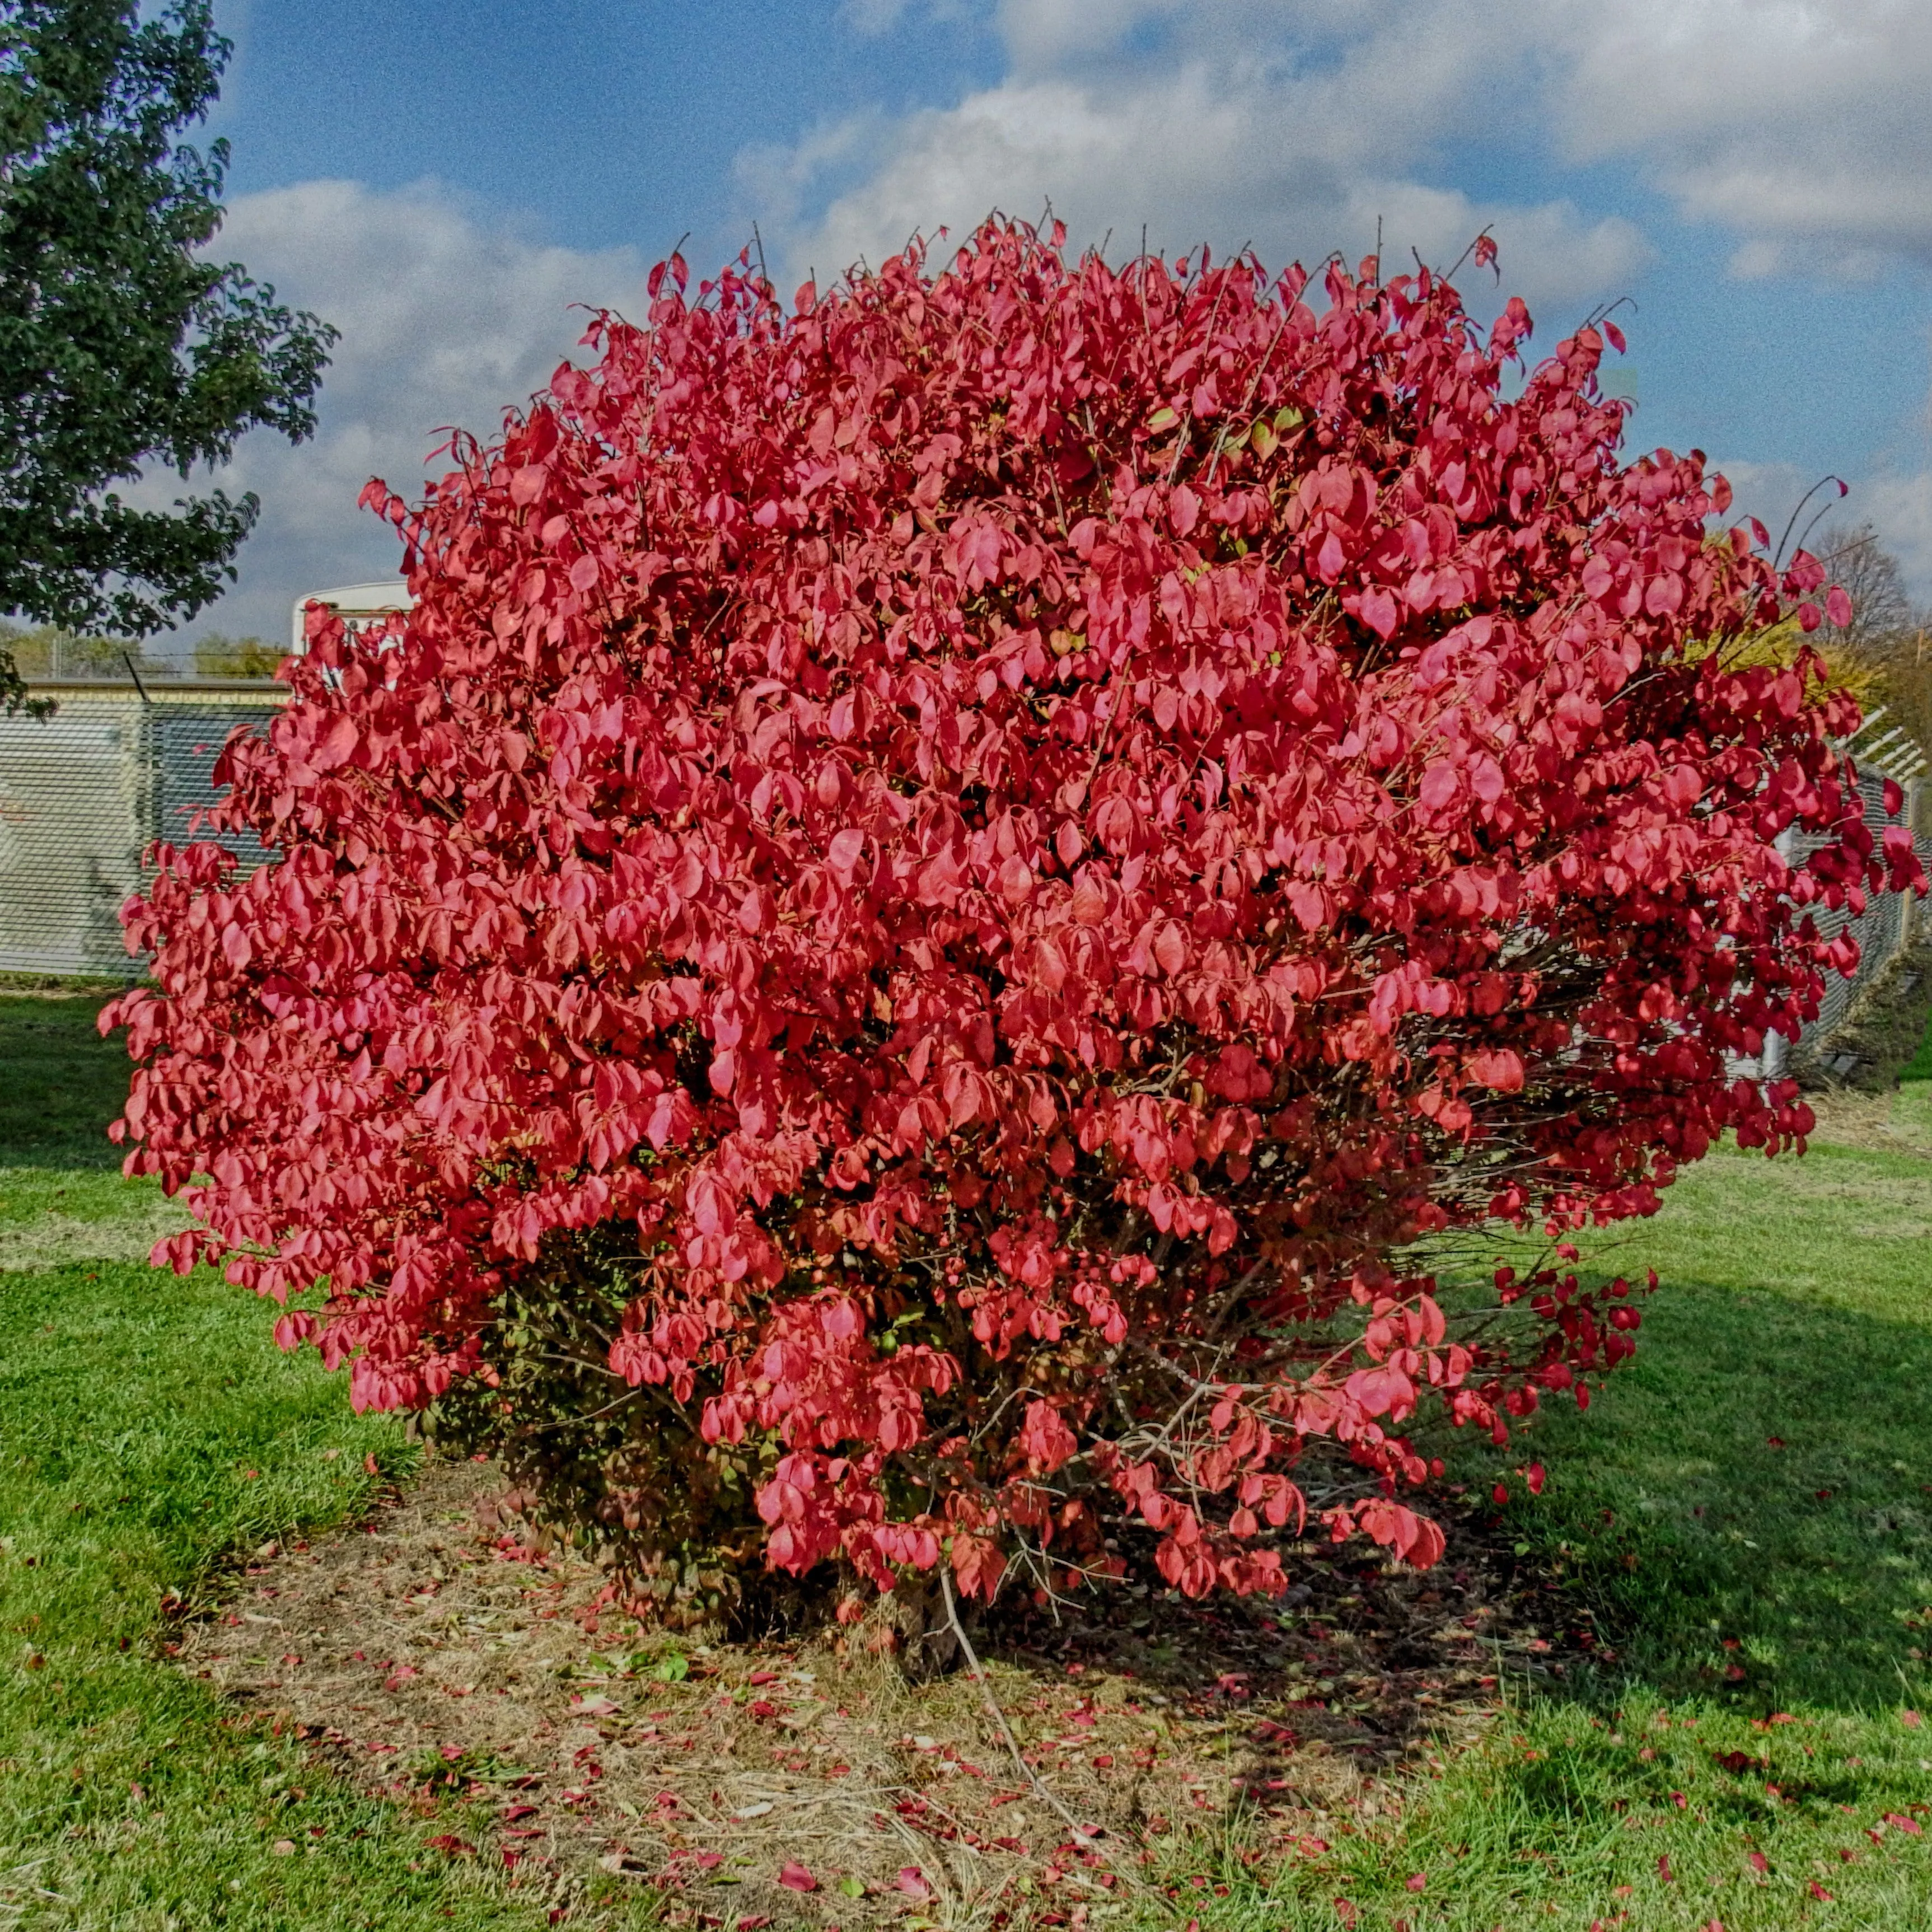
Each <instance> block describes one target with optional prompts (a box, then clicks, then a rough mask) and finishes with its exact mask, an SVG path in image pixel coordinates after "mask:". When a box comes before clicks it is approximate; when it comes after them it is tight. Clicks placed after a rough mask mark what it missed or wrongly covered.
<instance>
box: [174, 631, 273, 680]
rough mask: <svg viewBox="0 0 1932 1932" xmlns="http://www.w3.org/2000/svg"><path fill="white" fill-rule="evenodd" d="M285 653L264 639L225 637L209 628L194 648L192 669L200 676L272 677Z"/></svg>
mask: <svg viewBox="0 0 1932 1932" xmlns="http://www.w3.org/2000/svg"><path fill="white" fill-rule="evenodd" d="M285 655H287V653H286V652H284V651H283V650H282V649H281V648H280V647H279V646H277V645H275V644H272V643H269V640H268V639H267V638H266V637H223V635H222V634H221V633H220V631H209V632H208V634H206V635H205V637H201V638H200V639H199V640H197V641H196V644H195V647H194V667H195V670H196V672H197V673H199V675H200V676H202V677H273V676H275V667H276V666H277V665H278V664H280V663H281V661H282V659H283V658H284V656H285Z"/></svg>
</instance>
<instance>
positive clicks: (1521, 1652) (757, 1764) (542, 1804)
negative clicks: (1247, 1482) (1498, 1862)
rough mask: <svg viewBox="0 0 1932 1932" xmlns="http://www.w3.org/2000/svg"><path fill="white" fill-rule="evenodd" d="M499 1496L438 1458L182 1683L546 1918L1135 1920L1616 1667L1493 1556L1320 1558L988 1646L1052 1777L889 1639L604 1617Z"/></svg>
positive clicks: (489, 1482)
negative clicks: (482, 1861)
mask: <svg viewBox="0 0 1932 1932" xmlns="http://www.w3.org/2000/svg"><path fill="white" fill-rule="evenodd" d="M501 1490H502V1482H501V1480H500V1479H499V1478H497V1477H496V1475H495V1474H494V1472H493V1471H492V1470H490V1469H489V1468H488V1467H487V1466H480V1465H477V1464H472V1463H463V1462H456V1461H450V1460H435V1459H431V1460H430V1461H429V1462H428V1463H427V1465H426V1466H425V1470H424V1472H423V1475H422V1478H421V1480H420V1481H419V1483H418V1484H416V1486H415V1487H413V1490H411V1491H410V1492H409V1493H407V1494H406V1495H403V1496H395V1495H393V1494H392V1495H391V1496H389V1497H387V1498H386V1499H385V1500H384V1502H383V1505H382V1506H381V1507H380V1508H379V1509H378V1510H377V1513H376V1514H375V1515H374V1517H373V1518H372V1519H371V1520H369V1521H368V1522H367V1523H365V1524H364V1525H362V1526H360V1527H359V1528H357V1529H353V1530H350V1531H348V1532H344V1533H342V1534H341V1535H336V1536H334V1537H330V1538H319V1539H317V1541H314V1543H313V1544H311V1545H309V1546H308V1547H304V1548H301V1549H296V1550H288V1551H286V1552H284V1551H279V1550H278V1551H276V1552H275V1553H273V1554H272V1555H264V1556H263V1557H262V1558H261V1559H260V1560H258V1561H257V1562H254V1563H251V1564H250V1565H248V1566H247V1570H246V1573H245V1575H244V1576H243V1577H241V1578H240V1579H239V1583H238V1588H237V1589H236V1593H235V1595H233V1598H232V1600H231V1601H229V1602H228V1603H226V1604H225V1605H224V1606H223V1607H220V1608H218V1609H217V1610H215V1611H214V1612H213V1613H211V1614H209V1615H207V1616H204V1617H202V1618H201V1619H198V1620H196V1621H193V1622H187V1623H184V1625H181V1627H180V1628H179V1630H178V1654H177V1661H178V1664H179V1665H180V1667H181V1668H182V1669H184V1670H187V1671H188V1672H190V1673H192V1674H193V1675H194V1676H196V1677H197V1678H199V1679H205V1680H206V1681H207V1682H208V1683H210V1684H211V1685H212V1686H213V1687H214V1688H217V1689H218V1690H219V1691H221V1692H222V1693H223V1694H225V1695H226V1697H229V1699H231V1700H233V1701H234V1702H235V1703H237V1704H239V1705H240V1706H243V1707H245V1709H248V1710H249V1711H251V1712H254V1713H256V1714H257V1715H259V1716H260V1718H262V1719H263V1721H267V1722H270V1723H272V1724H276V1725H278V1726H282V1727H294V1730H295V1731H296V1735H297V1736H299V1738H300V1739H302V1740H303V1742H305V1745H307V1746H308V1748H309V1749H310V1750H311V1751H313V1752H314V1754H315V1755H316V1756H317V1757H318V1758H320V1759H321V1760H326V1762H327V1763H329V1764H330V1765H331V1766H333V1767H335V1769H338V1770H341V1771H344V1772H347V1773H348V1774H349V1775H350V1776H351V1777H353V1778H354V1779H356V1781H358V1782H359V1783H360V1784H362V1785H364V1786H365V1787H368V1788H373V1789H375V1790H380V1791H383V1792H385V1793H387V1794H388V1795H389V1796H390V1797H391V1798H392V1799H394V1800H395V1802H398V1804H403V1805H410V1806H411V1807H413V1808H415V1809H416V1810H417V1811H421V1812H425V1814H431V1815H440V1812H441V1811H443V1810H447V1811H449V1812H450V1813H451V1814H452V1815H453V1816H454V1817H455V1818H456V1819H457V1820H458V1822H459V1823H460V1827H461V1829H460V1830H458V1831H455V1832H452V1833H450V1834H449V1837H450V1838H451V1839H452V1842H453V1843H457V1844H460V1846H461V1849H460V1852H459V1851H455V1850H452V1851H451V1852H449V1855H451V1856H453V1857H454V1856H463V1857H468V1856H469V1855H472V1852H475V1855H481V1856H484V1857H486V1858H488V1859H490V1861H492V1862H496V1863H500V1864H501V1865H502V1867H503V1868H504V1870H505V1873H506V1874H507V1876H506V1879H505V1882H506V1884H508V1885H509V1886H511V1887H512V1888H517V1889H522V1888H524V1887H526V1886H529V1887H531V1888H539V1889H542V1890H544V1891H545V1892H546V1894H548V1893H549V1892H550V1891H554V1890H555V1889H556V1887H557V1886H558V1885H559V1883H560V1882H567V1881H568V1879H569V1878H570V1876H571V1874H573V1873H574V1874H577V1875H579V1876H586V1875H588V1874H589V1873H592V1872H593V1871H595V1872H598V1873H601V1874H602V1875H603V1878H604V1880H605V1881H606V1882H616V1883H618V1884H620V1885H633V1886H635V1887H637V1888H649V1889H653V1890H655V1891H658V1892H660V1893H661V1894H665V1904H664V1915H665V1917H666V1918H667V1922H670V1923H672V1924H677V1923H679V1922H686V1923H693V1924H700V1923H703V1922H706V1921H711V1922H720V1921H721V1922H723V1923H724V1924H727V1925H729V1924H736V1923H739V1922H741V1921H744V1920H746V1919H750V1920H753V1921H755V1920H757V1918H760V1917H763V1916H769V1917H770V1918H772V1919H773V1920H774V1921H775V1922H776V1923H779V1924H815V1923H824V1924H832V1923H836V1924H839V1925H841V1927H844V1932H856V1928H859V1927H864V1926H868V1925H871V1924H880V1923H883V1922H886V1921H895V1920H901V1919H903V1920H906V1921H914V1920H923V1921H927V1922H931V1923H943V1924H948V1925H954V1926H963V1925H966V1924H973V1923H975V1922H979V1923H985V1924H989V1925H990V1924H993V1923H995V1921H999V1920H1001V1919H1002V1918H1004V1919H1006V1920H1007V1921H1010V1922H1020V1921H1023V1920H1025V1919H1028V1918H1034V1917H1037V1916H1046V1917H1048V1918H1052V1916H1053V1915H1054V1911H1053V1908H1058V1911H1059V1912H1060V1913H1061V1915H1064V1914H1065V1913H1066V1912H1068V1911H1069V1910H1070V1909H1072V1908H1073V1907H1074V1906H1079V1907H1081V1908H1082V1917H1083V1918H1091V1917H1093V1916H1094V1915H1096V1914H1098V1915H1100V1918H1102V1919H1105V1918H1107V1917H1109V1916H1114V1917H1118V1916H1122V1915H1124V1914H1125V1913H1126V1912H1127V1909H1128V1903H1129V1901H1130V1899H1131V1898H1132V1897H1133V1896H1134V1895H1135V1894H1136V1893H1138V1892H1139V1891H1142V1889H1143V1888H1144V1886H1145V1882H1146V1879H1147V1875H1148V1873H1150V1872H1155V1873H1157V1872H1160V1871H1161V1870H1165V1869H1166V1867H1168V1866H1169V1865H1170V1864H1172V1861H1173V1858H1174V1857H1175V1855H1176V1853H1177V1851H1178V1849H1179V1848H1181V1847H1182V1846H1184V1845H1185V1844H1186V1843H1187V1842H1188V1841H1189V1840H1190V1838H1196V1837H1201V1838H1226V1836H1227V1835H1228V1834H1229V1832H1230V1830H1231V1829H1232V1830H1233V1831H1234V1832H1236V1834H1237V1835H1238V1838H1239V1842H1240V1847H1241V1849H1240V1853H1239V1855H1240V1858H1241V1862H1242V1864H1244V1867H1246V1868H1247V1870H1248V1871H1249V1872H1250V1873H1251V1874H1253V1876H1256V1877H1257V1878H1262V1879H1265V1877H1266V1876H1267V1874H1268V1872H1269V1871H1270V1870H1271V1869H1274V1868H1275V1867H1280V1866H1282V1865H1284V1864H1295V1863H1297V1862H1300V1863H1302V1864H1306V1863H1307V1861H1310V1860H1311V1859H1319V1858H1321V1857H1322V1856H1323V1855H1325V1854H1326V1853H1327V1852H1328V1849H1329V1846H1330V1842H1331V1840H1336V1839H1338V1838H1341V1837H1343V1836H1344V1835H1346V1834H1348V1833H1349V1832H1353V1831H1356V1830H1359V1829H1365V1828H1367V1827H1369V1826H1372V1825H1373V1823H1374V1822H1375V1821H1376V1820H1378V1819H1380V1820H1384V1821H1388V1820H1391V1819H1392V1818H1393V1817H1396V1816H1399V1815H1400V1811H1401V1810H1402V1808H1403V1804H1404V1802H1405V1799H1404V1795H1403V1793H1404V1784H1405V1781H1406V1779H1407V1778H1409V1775H1411V1774H1412V1773H1413V1772H1415V1771H1416V1770H1417V1769H1418V1768H1419V1767H1420V1766H1421V1763H1422V1762H1423V1760H1424V1758H1425V1757H1428V1756H1433V1757H1435V1758H1436V1760H1440V1758H1441V1757H1442V1754H1444V1753H1445V1752H1449V1753H1454V1751H1457V1750H1460V1749H1462V1748H1467V1747H1469V1746H1470V1745H1474V1744H1475V1743H1476V1742H1478V1740H1479V1739H1481V1737H1482V1736H1484V1733H1485V1732H1486V1731H1487V1729H1488V1727H1489V1725H1490V1719H1491V1718H1492V1716H1493V1713H1494V1712H1495V1710H1496V1706H1497V1704H1498V1701H1499V1688H1498V1685H1499V1673H1500V1674H1504V1675H1507V1674H1511V1673H1519V1674H1520V1673H1523V1672H1525V1671H1529V1672H1531V1673H1539V1674H1541V1675H1542V1676H1544V1677H1546V1678H1548V1677H1550V1676H1551V1675H1552V1674H1554V1675H1556V1676H1561V1674H1562V1672H1563V1671H1564V1670H1565V1668H1566V1665H1565V1656H1566V1655H1568V1656H1570V1657H1571V1658H1572V1659H1573V1661H1574V1659H1575V1658H1577V1656H1579V1655H1581V1654H1583V1653H1585V1652H1588V1651H1589V1649H1590V1648H1591V1646H1592V1645H1593V1644H1594V1642H1595V1639H1594V1636H1593V1634H1592V1633H1591V1632H1590V1631H1589V1629H1588V1628H1587V1621H1588V1619H1587V1613H1583V1612H1580V1611H1579V1610H1577V1608H1576V1607H1574V1605H1565V1606H1564V1607H1562V1608H1561V1609H1560V1610H1559V1607H1558V1605H1557V1603H1556V1599H1555V1598H1554V1595H1553V1593H1552V1592H1550V1590H1549V1589H1548V1587H1547V1585H1546V1584H1544V1583H1542V1582H1541V1581H1539V1580H1538V1579H1537V1578H1536V1577H1535V1576H1534V1575H1533V1574H1529V1573H1525V1574H1524V1575H1523V1577H1520V1578H1519V1577H1518V1576H1517V1570H1518V1568H1519V1567H1520V1566H1517V1565H1515V1564H1514V1562H1513V1561H1512V1559H1511V1558H1510V1556H1508V1554H1507V1553H1506V1551H1505V1550H1504V1549H1503V1548H1502V1547H1501V1546H1499V1545H1497V1544H1496V1543H1495V1541H1494V1539H1493V1538H1490V1539H1487V1540H1485V1539H1484V1538H1482V1537H1481V1536H1480V1535H1474V1534H1469V1535H1464V1537H1463V1538H1462V1539H1461V1540H1460V1542H1459V1544H1458V1545H1457V1548H1458V1552H1459V1554H1458V1557H1457V1559H1456V1560H1455V1561H1454V1562H1451V1563H1450V1564H1448V1565H1445V1566H1444V1567H1443V1568H1442V1570H1441V1571H1436V1572H1431V1573H1427V1574H1418V1573H1416V1572H1413V1571H1398V1570H1395V1569H1394V1568H1390V1567H1388V1566H1386V1565H1383V1564H1382V1563H1380V1562H1378V1561H1376V1560H1375V1559H1365V1558H1364V1557H1363V1556H1361V1553H1358V1552H1355V1551H1350V1552H1348V1553H1346V1554H1345V1553H1341V1552H1337V1551H1334V1550H1331V1549H1330V1548H1328V1547H1326V1546H1323V1545H1311V1546H1310V1547H1309V1548H1307V1550H1304V1551H1303V1552H1301V1553H1300V1554H1299V1555H1298V1557H1297V1559H1296V1562H1295V1566H1294V1567H1295V1576H1296V1583H1295V1587H1294V1588H1293V1589H1292V1590H1291V1592H1289V1596H1288V1598H1286V1600H1283V1601H1281V1602H1280V1603H1278V1604H1275V1605H1273V1606H1267V1605H1262V1604H1253V1603H1250V1604H1221V1605H1198V1604H1186V1603H1184V1602H1182V1601H1180V1600H1178V1598H1176V1599H1169V1600H1166V1601H1163V1599H1162V1598H1159V1597H1156V1596H1152V1595H1148V1594H1147V1593H1145V1592H1142V1593H1141V1594H1139V1595H1134V1594H1132V1593H1130V1592H1122V1593H1121V1594H1120V1595H1118V1596H1115V1597H1112V1598H1109V1599H1108V1600H1107V1601H1106V1602H1105V1603H1102V1602H1100V1601H1096V1602H1095V1603H1094V1604H1092V1605H1091V1606H1088V1607H1087V1609H1088V1611H1089V1612H1090V1613H1091V1615H1092V1616H1093V1617H1094V1619H1095V1621H1093V1622H1088V1621H1085V1619H1084V1617H1083V1616H1082V1613H1081V1611H1080V1610H1079V1609H1076V1610H1075V1611H1074V1612H1073V1614H1072V1615H1071V1616H1066V1615H1065V1613H1063V1621H1061V1622H1058V1623H1056V1622H1055V1621H1054V1620H1053V1619H1052V1618H1051V1617H1049V1616H1046V1615H1045V1614H1043V1613H1037V1612H1034V1611H1031V1610H1028V1611H1027V1612H1025V1613H1022V1614H1014V1613H1008V1614H1007V1615H1005V1616H1003V1617H1001V1619H998V1621H997V1622H995V1623H994V1624H992V1625H989V1626H985V1627H983V1628H981V1629H980V1631H978V1632H977V1634H976V1643H977V1648H978V1649H979V1650H980V1654H981V1655H982V1657H983V1663H984V1667H985V1673H986V1685H987V1688H988V1689H989V1690H990V1691H991V1692H992V1694H993V1695H994V1697H995V1698H996V1699H997V1700H998V1705H999V1707H1000V1709H1001V1712H1004V1715H1005V1717H1006V1718H1007V1721H1008V1723H1009V1724H1010V1726H1011V1727H1012V1728H1013V1733H1014V1736H1015V1741H1016V1742H1017V1743H1018V1745H1019V1748H1020V1751H1022V1754H1023V1756H1024V1758H1025V1765H1026V1769H1027V1774H1028V1775H1025V1776H1023V1775H1022V1773H1021V1770H1020V1768H1019V1766H1016V1764H1015V1763H1014V1762H1013V1757H1012V1756H1011V1755H1010V1750H1009V1747H1008V1745H1007V1742H1006V1740H1005V1739H1004V1736H1002V1734H1001V1730H1000V1728H999V1727H998V1724H997V1723H996V1721H995V1718H994V1715H992V1713H991V1712H989V1709H988V1707H987V1705H986V1702H985V1699H984V1695H983V1692H982V1691H981V1688H980V1686H979V1685H977V1684H976V1683H975V1682H974V1679H973V1678H972V1676H971V1674H970V1673H968V1672H967V1671H965V1670H961V1671H959V1672H958V1673H956V1674H954V1675H953V1676H950V1677H946V1678H943V1679H938V1680H937V1681H935V1682H929V1683H926V1684H919V1685H915V1684H913V1683H910V1682H908V1681H907V1678H906V1676H905V1675H904V1673H903V1672H902V1670H901V1668H900V1667H899V1665H898V1663H897V1662H896V1661H895V1660H894V1658H892V1656H891V1655H889V1648H890V1646H892V1643H893V1642H894V1641H895V1640H894V1638H893V1637H892V1634H891V1632H890V1631H889V1627H888V1626H887V1625H884V1624H883V1623H875V1624H869V1625H862V1626H860V1627H859V1628H858V1629H857V1630H856V1631H838V1630H837V1629H835V1628H832V1629H828V1630H827V1631H824V1632H822V1633H818V1634H812V1635H809V1636H801V1637H795V1638H792V1639H788V1640H786V1639H772V1640H766V1641H764V1642H761V1643H727V1642H725V1641H724V1640H722V1639H721V1638H718V1637H715V1636H714V1637H710V1638H709V1640H706V1639H705V1638H704V1637H703V1634H693V1633H681V1634H670V1633H666V1632H662V1631H653V1630H652V1629H649V1628H646V1627H645V1626H643V1625H639V1624H638V1623H637V1622H634V1620H632V1619H630V1618H628V1616H622V1615H621V1614H617V1613H613V1611H612V1610H610V1607H608V1605H607V1604H606V1603H601V1602H600V1599H601V1598H603V1597H604V1596H605V1595H607V1592H606V1586H607V1583H608V1577H607V1574H606V1573H605V1572H604V1571H603V1570H602V1569H601V1568H598V1566H597V1565H595V1563H593V1562H590V1561H589V1560H587V1559H585V1558H583V1556H579V1555H577V1554H576V1553H573V1552H571V1551H568V1550H550V1551H549V1552H547V1553H541V1554H539V1553H535V1552H532V1550H529V1549H526V1548H525V1547H523V1545H521V1544H519V1543H518V1542H517V1540H516V1538H514V1535H508V1534H505V1529H504V1526H503V1524H502V1523H501V1522H500V1521H499V1520H498V1518H497V1515H496V1509H495V1501H496V1496H497V1495H498V1494H499V1492H500V1491H501ZM1473 1524H1474V1519H1473V1518H1472V1526H1473ZM1036 1781H1037V1784H1036ZM1056 1814H1060V1815H1056ZM1066 1817H1071V1818H1073V1819H1075V1820H1078V1821H1079V1826H1080V1829H1079V1833H1078V1835H1076V1834H1075V1833H1073V1832H1070V1831H1069V1829H1068V1828H1067V1825H1066V1823H1064V1819H1065V1818H1066ZM719 1900H728V1906H729V1909H723V1908H722V1907H721V1906H720V1905H719V1903H718V1901H719Z"/></svg>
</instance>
